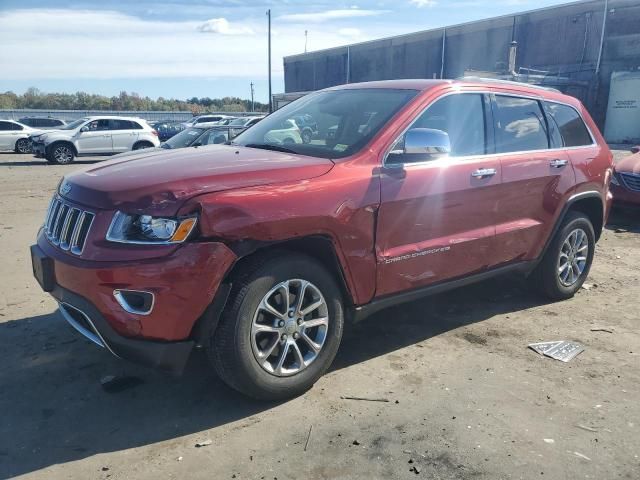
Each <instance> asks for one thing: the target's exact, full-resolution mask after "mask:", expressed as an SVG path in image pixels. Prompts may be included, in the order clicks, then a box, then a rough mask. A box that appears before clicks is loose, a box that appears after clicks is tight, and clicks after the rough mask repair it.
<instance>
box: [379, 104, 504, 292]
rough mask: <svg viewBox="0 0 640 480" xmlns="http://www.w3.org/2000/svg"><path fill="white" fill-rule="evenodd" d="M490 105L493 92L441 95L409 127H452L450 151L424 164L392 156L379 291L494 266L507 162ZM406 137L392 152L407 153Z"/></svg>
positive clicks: (385, 180)
mask: <svg viewBox="0 0 640 480" xmlns="http://www.w3.org/2000/svg"><path fill="white" fill-rule="evenodd" d="M490 110H491V107H490V103H489V99H488V96H487V95H484V94H481V93H457V94H451V95H448V96H445V97H442V98H440V99H438V100H436V101H435V102H434V103H432V104H431V105H430V106H429V107H427V108H426V110H425V111H424V113H422V114H421V115H419V116H418V118H417V120H416V121H415V122H414V123H413V124H412V125H411V126H410V127H409V128H430V129H436V130H441V131H444V132H446V133H447V134H448V135H449V139H450V141H451V155H450V156H448V157H440V158H429V156H428V155H427V156H425V157H423V158H418V159H417V161H412V160H411V155H409V154H403V155H401V157H400V158H397V159H396V158H394V157H395V154H390V155H388V156H387V159H386V160H385V165H384V166H383V168H382V176H381V205H380V210H379V213H378V225H377V236H376V250H377V258H378V279H377V292H376V295H387V294H392V293H395V292H399V291H404V290H410V289H413V288H418V287H423V286H426V285H429V284H433V283H437V282H440V281H444V280H449V279H453V278H455V277H460V276H464V275H468V274H470V273H475V272H481V271H483V270H485V269H486V268H487V266H488V265H489V264H491V263H492V259H491V256H492V255H493V253H494V252H493V249H492V248H491V247H492V241H493V239H494V235H495V227H494V225H495V214H496V206H497V202H498V194H499V186H500V177H501V171H500V169H501V167H500V161H499V160H498V159H497V158H495V157H494V156H492V155H491V153H493V152H492V149H493V141H492V139H493V132H492V125H491V123H490V122H489V119H490V116H489V114H490ZM402 142H403V138H400V139H399V141H398V142H397V143H396V145H394V147H393V148H392V150H393V151H396V150H398V151H402V148H403V147H402V145H403V143H402ZM398 146H401V147H400V148H398ZM412 155H413V154H412Z"/></svg>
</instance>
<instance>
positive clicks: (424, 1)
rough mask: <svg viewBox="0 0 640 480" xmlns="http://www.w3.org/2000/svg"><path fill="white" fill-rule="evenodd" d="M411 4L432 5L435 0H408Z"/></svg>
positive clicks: (419, 6) (417, 5)
mask: <svg viewBox="0 0 640 480" xmlns="http://www.w3.org/2000/svg"><path fill="white" fill-rule="evenodd" d="M409 3H410V4H411V5H415V6H416V7H418V8H422V7H433V6H434V5H435V4H436V3H438V2H437V1H436V0H409Z"/></svg>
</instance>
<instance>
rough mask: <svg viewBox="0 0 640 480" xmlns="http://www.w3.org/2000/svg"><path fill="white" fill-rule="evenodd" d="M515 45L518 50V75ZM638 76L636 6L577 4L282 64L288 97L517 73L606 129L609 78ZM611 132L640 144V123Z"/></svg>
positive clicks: (639, 17)
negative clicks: (389, 82) (376, 83)
mask: <svg viewBox="0 0 640 480" xmlns="http://www.w3.org/2000/svg"><path fill="white" fill-rule="evenodd" d="M513 42H516V43H515V44H513ZM511 45H517V49H516V52H517V53H516V58H515V71H514V72H509V50H510V46H511ZM638 70H640V1H639V0H593V1H582V2H574V3H569V4H565V5H561V6H556V7H550V8H544V9H539V10H533V11H529V12H523V13H517V14H514V15H506V16H502V17H496V18H490V19H487V20H480V21H476V22H470V23H465V24H461V25H454V26H448V27H444V28H439V29H433V30H426V31H422V32H416V33H412V34H408V35H401V36H396V37H390V38H384V39H380V40H373V41H369V42H364V43H358V44H353V45H347V46H344V47H337V48H332V49H327V50H321V51H317V52H311V53H306V54H300V55H293V56H289V57H285V58H284V79H285V92H287V93H290V92H302V91H310V90H318V89H321V88H326V87H329V86H333V85H339V84H343V83H354V82H364V81H369V80H384V79H395V78H457V77H461V76H464V75H474V74H475V75H490V76H503V77H504V75H510V74H512V73H513V74H516V75H517V76H518V79H520V80H522V81H528V82H532V83H538V84H543V85H549V86H553V87H555V88H558V89H560V90H562V91H563V92H565V93H568V94H570V95H573V96H575V97H578V98H579V99H580V100H582V102H583V103H584V104H585V105H586V106H587V108H588V109H589V111H590V112H591V114H592V116H593V117H594V119H595V120H596V122H597V123H598V125H599V126H600V128H601V129H603V130H604V127H605V120H606V116H607V102H608V99H609V86H610V83H611V78H612V74H613V73H614V72H633V71H638ZM614 83H615V82H614ZM628 93H629V92H627V94H628ZM630 94H631V97H629V98H628V99H627V103H625V105H626V108H635V109H640V90H639V91H638V92H630ZM628 102H631V107H629V105H630V104H629V103H628ZM610 111H611V109H610ZM607 132H609V133H610V139H611V141H620V140H623V141H636V142H637V141H640V124H639V125H638V126H637V129H635V130H634V132H635V133H632V134H631V136H629V135H628V133H625V137H624V138H616V137H617V136H618V135H617V134H616V132H615V129H611V128H609V129H607Z"/></svg>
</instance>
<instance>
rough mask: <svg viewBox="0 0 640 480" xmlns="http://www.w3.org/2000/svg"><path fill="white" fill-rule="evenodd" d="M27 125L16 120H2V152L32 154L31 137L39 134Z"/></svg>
mask: <svg viewBox="0 0 640 480" xmlns="http://www.w3.org/2000/svg"><path fill="white" fill-rule="evenodd" d="M39 132H41V130H36V129H35V128H31V127H29V126H27V125H23V124H22V123H20V122H16V121H14V120H0V151H3V150H11V151H14V152H16V153H30V152H31V142H30V141H29V136H30V135H33V134H35V133H39Z"/></svg>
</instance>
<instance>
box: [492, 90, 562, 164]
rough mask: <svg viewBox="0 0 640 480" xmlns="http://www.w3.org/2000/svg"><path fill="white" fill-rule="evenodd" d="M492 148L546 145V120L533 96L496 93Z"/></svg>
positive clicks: (509, 149) (523, 148)
mask: <svg viewBox="0 0 640 480" xmlns="http://www.w3.org/2000/svg"><path fill="white" fill-rule="evenodd" d="M495 105H496V112H495V121H496V152H497V153H508V152H524V151H527V150H544V149H547V148H549V139H548V137H547V131H546V121H545V117H544V115H543V113H542V109H541V108H540V103H539V102H538V101H537V100H532V99H529V98H521V97H508V96H504V95H496V97H495Z"/></svg>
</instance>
